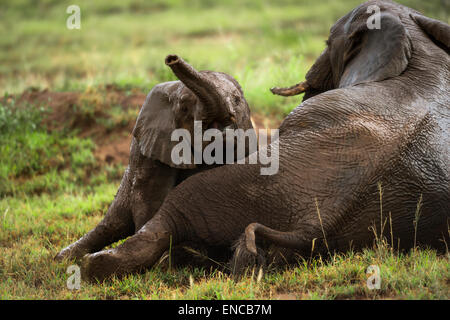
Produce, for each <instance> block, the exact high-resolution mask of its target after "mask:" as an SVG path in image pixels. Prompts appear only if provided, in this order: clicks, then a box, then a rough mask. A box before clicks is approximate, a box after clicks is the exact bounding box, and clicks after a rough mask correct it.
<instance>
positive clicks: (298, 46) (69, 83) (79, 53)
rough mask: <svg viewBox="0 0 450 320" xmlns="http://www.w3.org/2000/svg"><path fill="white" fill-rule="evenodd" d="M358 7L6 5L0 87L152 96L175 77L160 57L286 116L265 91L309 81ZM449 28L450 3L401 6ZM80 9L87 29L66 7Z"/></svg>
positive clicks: (298, 2) (252, 2)
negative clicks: (69, 22)
mask: <svg viewBox="0 0 450 320" xmlns="http://www.w3.org/2000/svg"><path fill="white" fill-rule="evenodd" d="M362 2H364V1H358V0H341V1H337V0H321V1H318V0H279V1H258V0H243V1H242V0H231V1H230V0H227V1H213V0H192V1H181V0H168V1H162V0H152V1H144V0H128V1H123V0H111V1H109V0H108V1H106V0H105V1H91V0H79V1H73V0H70V1H60V0H41V1H25V0H15V1H5V0H2V1H1V2H0V3H1V4H0V34H1V37H0V75H1V76H0V88H1V91H3V92H5V91H6V92H9V93H17V92H20V91H22V90H24V89H25V88H27V87H37V88H41V89H43V88H50V89H51V90H58V91H64V90H84V89H85V88H86V87H90V86H96V85H99V84H106V83H108V84H110V83H114V84H117V85H119V86H121V87H127V88H129V87H138V88H140V89H142V90H143V91H145V92H147V91H148V90H149V89H150V88H151V87H152V86H153V85H154V84H156V83H158V82H162V81H167V80H172V79H174V76H173V75H172V74H171V72H170V71H169V70H168V68H167V67H166V66H165V65H164V63H163V61H164V57H165V56H166V55H167V54H169V53H175V54H178V55H180V56H182V57H183V58H185V60H187V61H189V62H190V63H192V64H193V65H194V66H195V67H197V68H199V69H211V70H216V71H223V72H227V73H230V74H231V75H233V76H234V77H236V78H237V80H238V81H239V82H240V83H241V85H242V87H243V88H244V92H245V94H246V97H247V99H248V100H249V103H250V106H251V107H252V109H255V110H260V111H262V112H264V113H266V114H270V113H282V114H283V115H285V114H286V113H287V112H289V111H290V110H291V109H292V108H293V107H295V106H296V103H293V100H286V99H280V98H279V97H273V96H272V95H271V94H270V92H269V91H268V88H270V87H272V86H274V85H290V84H293V83H296V81H299V80H301V79H302V78H303V77H304V74H305V72H306V71H307V70H308V68H309V67H310V65H311V64H312V62H313V61H314V59H315V58H316V57H317V56H318V54H319V53H320V52H321V51H322V50H323V48H324V47H325V40H326V39H327V35H328V31H329V28H330V27H331V26H332V25H333V23H334V22H335V21H336V20H337V19H338V18H339V17H341V16H343V15H344V14H346V13H347V12H348V11H349V10H351V9H352V8H354V7H355V6H356V5H358V4H360V3H362ZM398 2H399V3H402V4H405V5H408V6H410V7H412V8H415V9H417V10H419V11H421V12H423V13H425V14H427V15H428V16H431V17H435V18H439V19H441V20H443V21H446V22H450V20H449V19H450V18H449V17H450V16H449V14H450V0H427V1H423V0H399V1H398ZM71 4H77V5H78V6H79V7H80V9H81V30H69V29H67V28H66V19H67V18H68V16H69V14H67V13H66V8H67V7H68V6H69V5H71Z"/></svg>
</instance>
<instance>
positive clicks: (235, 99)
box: [233, 96, 241, 104]
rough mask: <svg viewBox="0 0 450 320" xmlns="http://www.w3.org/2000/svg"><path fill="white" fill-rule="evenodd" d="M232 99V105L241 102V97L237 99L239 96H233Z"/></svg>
mask: <svg viewBox="0 0 450 320" xmlns="http://www.w3.org/2000/svg"><path fill="white" fill-rule="evenodd" d="M233 99H234V104H239V103H240V102H241V97H239V96H234V97H233Z"/></svg>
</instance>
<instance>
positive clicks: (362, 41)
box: [339, 12, 412, 88]
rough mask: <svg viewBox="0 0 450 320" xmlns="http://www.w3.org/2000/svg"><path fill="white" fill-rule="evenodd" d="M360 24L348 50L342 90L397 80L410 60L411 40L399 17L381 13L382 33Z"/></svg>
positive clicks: (380, 30)
mask: <svg viewBox="0 0 450 320" xmlns="http://www.w3.org/2000/svg"><path fill="white" fill-rule="evenodd" d="M359 23H360V26H359V28H358V29H357V30H356V31H355V32H353V33H352V34H351V35H350V37H349V44H348V45H347V46H346V51H345V53H344V63H345V64H346V67H345V69H344V72H343V74H342V77H341V80H340V83H339V87H340V88H343V87H349V86H353V85H356V84H360V83H366V82H372V81H382V80H385V79H388V78H393V77H396V76H398V75H400V74H401V73H402V72H403V71H404V70H405V69H406V67H407V66H408V63H409V59H410V58H411V52H412V44H411V40H410V37H409V34H408V32H407V30H406V29H405V27H404V26H403V24H402V23H401V21H400V19H399V18H398V17H396V16H394V15H392V14H390V13H386V12H385V13H382V14H381V16H380V29H368V27H367V25H366V23H365V21H364V22H363V23H361V22H359Z"/></svg>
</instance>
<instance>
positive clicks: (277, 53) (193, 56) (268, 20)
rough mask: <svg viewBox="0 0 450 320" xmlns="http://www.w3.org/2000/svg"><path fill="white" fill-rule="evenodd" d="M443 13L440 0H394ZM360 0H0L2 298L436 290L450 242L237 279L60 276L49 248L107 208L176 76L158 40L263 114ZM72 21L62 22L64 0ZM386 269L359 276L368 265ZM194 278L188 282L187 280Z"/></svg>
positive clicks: (204, 274)
mask: <svg viewBox="0 0 450 320" xmlns="http://www.w3.org/2000/svg"><path fill="white" fill-rule="evenodd" d="M399 2H400V3H402V4H406V5H408V6H410V7H413V8H415V9H417V10H419V11H421V12H423V13H424V14H426V15H428V16H430V17H434V18H438V19H440V20H443V21H446V22H447V23H450V20H449V19H450V17H449V14H450V0H427V1H424V0H399ZM360 3H362V1H358V0H280V1H258V0H228V1H212V0H191V1H180V0H169V1H161V0H156V1H155V0H152V1H144V0H127V1H125V0H104V1H93V0H82V1H81V0H70V1H60V0H41V1H31V0H30V1H25V0H15V1H12V0H11V1H6V0H0V95H1V96H0V252H1V254H0V299H76V298H78V299H91V298H93V299H96V298H103V299H178V298H187V299H259V298H263V299H277V298H278V297H282V298H283V297H284V298H286V297H288V296H289V297H290V298H292V297H293V298H301V299H349V298H350V299H361V298H363V299H366V298H368V299H374V298H389V299H390V298H412V299H446V300H448V299H449V297H450V289H449V285H448V284H449V281H448V275H449V274H450V264H449V258H448V257H449V256H448V254H447V255H446V256H437V255H436V253H435V252H433V251H430V250H424V251H419V250H414V251H412V252H411V253H407V254H405V255H403V254H397V253H395V252H394V251H393V248H386V247H383V248H379V247H378V248H374V249H369V250H366V251H364V252H363V253H354V252H349V253H348V254H345V255H335V256H334V257H333V260H332V261H326V260H322V258H320V259H316V260H313V261H309V262H305V261H304V262H303V263H301V264H299V265H298V266H293V267H291V268H289V269H286V270H284V271H283V270H281V271H280V270H278V272H269V273H265V274H264V276H263V278H262V279H261V280H260V282H258V283H255V282H254V281H253V278H252V277H250V276H249V277H246V278H244V279H243V280H242V281H239V282H235V281H233V280H232V279H231V278H230V277H229V276H227V275H226V274H225V275H224V274H223V273H222V272H221V271H217V270H214V271H212V272H209V271H206V270H203V269H197V268H196V269H192V268H186V269H180V270H174V271H172V272H166V271H164V270H159V269H158V268H156V269H152V270H149V271H148V272H146V273H145V274H144V275H140V274H136V275H130V276H129V277H127V278H125V279H122V280H118V279H113V281H110V282H105V283H102V284H87V283H84V282H83V283H82V290H78V291H70V290H68V289H67V288H66V280H67V277H68V274H67V273H66V268H67V263H56V262H54V261H53V257H54V256H55V254H56V253H57V252H58V251H59V250H61V249H62V248H63V247H65V246H67V245H68V244H70V243H72V242H74V241H76V240H77V239H79V238H80V237H81V236H82V235H83V234H85V233H86V232H87V231H89V230H90V229H91V228H92V227H94V226H95V225H96V224H97V223H98V222H99V221H100V220H101V219H102V218H103V216H104V214H105V212H106V210H107V208H108V206H109V204H110V203H111V201H112V199H113V198H114V194H115V193H116V191H117V188H118V186H119V184H120V179H121V177H122V174H123V171H124V169H125V166H126V164H127V162H128V151H129V146H130V139H131V136H130V133H131V130H132V128H133V125H134V121H135V119H136V117H137V114H138V111H139V108H140V106H141V105H142V102H143V100H144V98H145V94H146V93H147V92H148V91H149V90H150V89H151V87H152V86H153V85H154V84H156V83H159V82H162V81H167V80H174V79H175V78H174V76H173V74H172V73H171V71H170V70H169V68H167V67H166V66H165V65H164V58H165V56H166V55H167V54H171V53H175V54H178V55H180V56H182V57H183V58H184V59H185V60H187V61H188V62H190V63H191V64H192V65H193V66H195V67H196V68H197V69H210V70H215V71H223V72H227V73H229V74H231V75H232V76H234V77H235V78H236V79H237V80H238V81H239V82H240V83H241V85H242V88H243V89H244V92H245V96H246V98H247V100H248V102H249V105H250V108H251V111H252V117H253V118H254V120H258V121H259V123H258V124H259V126H260V127H261V126H262V127H264V126H271V127H273V126H274V125H277V124H278V123H279V122H280V121H281V119H282V118H283V117H284V116H285V115H286V114H287V113H288V112H290V111H291V110H292V109H293V108H295V107H296V106H297V105H298V104H299V101H300V99H301V98H300V97H293V98H281V97H278V96H273V95H272V94H271V93H270V91H269V88H270V87H272V86H274V85H278V86H285V85H292V84H294V83H297V82H298V81H300V80H302V79H303V78H304V76H305V73H306V72H307V70H308V69H309V67H310V66H311V64H312V63H313V62H314V60H315V59H316V58H317V57H318V55H319V54H320V52H321V51H322V50H323V49H324V47H325V40H326V39H327V37H328V31H329V29H330V27H331V26H332V25H333V24H334V22H335V21H336V20H337V19H338V18H339V17H341V16H343V15H344V14H346V13H347V12H349V11H350V10H351V9H352V8H354V7H355V6H356V5H358V4H360ZM72 4H77V5H79V7H80V8H81V30H69V29H67V28H66V20H67V18H68V17H69V14H67V13H66V9H67V7H68V6H69V5H72ZM371 264H376V265H379V266H380V267H381V269H382V272H383V281H382V287H381V289H380V290H372V291H370V290H368V289H367V287H366V280H367V275H366V273H365V270H366V268H367V266H369V265H371ZM189 279H192V283H193V284H192V285H191V284H189V283H190V280H189Z"/></svg>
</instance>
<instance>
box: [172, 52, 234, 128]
mask: <svg viewBox="0 0 450 320" xmlns="http://www.w3.org/2000/svg"><path fill="white" fill-rule="evenodd" d="M165 62H166V65H167V66H169V67H170V68H171V69H172V71H173V73H174V74H175V75H176V76H177V77H178V79H179V80H180V81H181V82H183V83H184V85H185V86H186V87H188V88H189V89H190V90H191V91H192V92H193V93H194V94H195V95H196V96H197V97H198V98H199V99H200V101H202V102H203V104H204V106H205V113H206V117H207V118H208V119H216V120H218V121H226V120H227V119H228V118H229V117H230V115H229V113H228V111H227V110H228V109H227V107H226V103H225V101H224V97H222V96H221V95H220V93H219V91H218V88H217V86H215V85H214V83H213V81H212V79H210V78H211V77H210V74H208V73H206V72H199V71H197V70H195V69H194V68H193V67H192V66H191V65H189V64H188V63H186V62H185V61H184V60H183V59H182V58H180V57H178V56H177V55H168V56H167V57H166V60H165Z"/></svg>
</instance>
